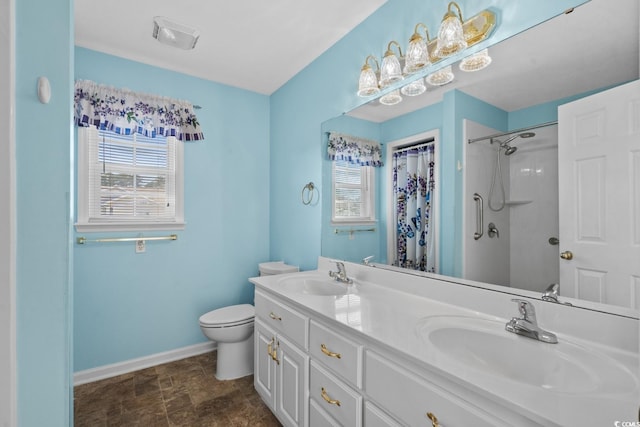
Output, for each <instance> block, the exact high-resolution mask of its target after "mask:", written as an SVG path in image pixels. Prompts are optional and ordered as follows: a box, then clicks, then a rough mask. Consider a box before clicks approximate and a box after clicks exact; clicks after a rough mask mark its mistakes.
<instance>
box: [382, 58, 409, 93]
mask: <svg viewBox="0 0 640 427" xmlns="http://www.w3.org/2000/svg"><path fill="white" fill-rule="evenodd" d="M403 78H404V77H403V76H402V67H400V61H399V60H398V57H397V56H396V55H395V54H394V53H392V52H391V51H387V53H386V54H385V55H384V58H382V67H380V87H385V86H388V85H390V84H391V83H394V82H397V81H400V80H402V79H403Z"/></svg>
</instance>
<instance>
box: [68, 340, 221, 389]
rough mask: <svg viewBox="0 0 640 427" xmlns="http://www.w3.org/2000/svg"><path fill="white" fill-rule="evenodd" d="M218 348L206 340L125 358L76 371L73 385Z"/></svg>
mask: <svg viewBox="0 0 640 427" xmlns="http://www.w3.org/2000/svg"><path fill="white" fill-rule="evenodd" d="M216 348H217V345H216V343H215V342H211V341H210V342H204V343H200V344H195V345H190V346H188V347H182V348H178V349H175V350H169V351H165V352H162V353H156V354H152V355H149V356H144V357H139V358H137V359H131V360H125V361H124V362H118V363H114V364H112V365H105V366H99V367H97V368H91V369H86V370H84V371H78V372H74V374H73V385H74V386H76V385H80V384H86V383H90V382H93V381H98V380H103V379H105V378H111V377H115V376H117V375H122V374H126V373H128V372H133V371H138V370H140V369H145V368H149V367H151V366H156V365H161V364H163V363H167V362H173V361H174V360H180V359H185V358H187V357H191V356H197V355H199V354H203V353H208V352H210V351H213V350H215V349H216Z"/></svg>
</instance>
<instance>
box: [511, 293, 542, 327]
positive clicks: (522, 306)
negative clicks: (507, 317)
mask: <svg viewBox="0 0 640 427" xmlns="http://www.w3.org/2000/svg"><path fill="white" fill-rule="evenodd" d="M511 301H513V302H515V303H516V304H518V311H519V312H520V314H521V315H522V318H523V319H524V320H526V321H527V322H531V323H535V321H536V309H535V308H534V306H533V304H531V303H530V302H529V301H527V300H523V299H520V298H513V299H512V300H511Z"/></svg>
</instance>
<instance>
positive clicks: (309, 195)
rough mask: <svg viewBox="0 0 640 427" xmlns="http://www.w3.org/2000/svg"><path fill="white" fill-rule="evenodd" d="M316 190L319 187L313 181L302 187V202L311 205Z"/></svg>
mask: <svg viewBox="0 0 640 427" xmlns="http://www.w3.org/2000/svg"><path fill="white" fill-rule="evenodd" d="M316 191H318V189H317V188H316V186H315V184H314V183H313V182H309V183H308V184H307V185H305V186H304V187H302V196H301V197H302V204H303V205H310V204H311V202H313V195H314V193H315V192H316ZM305 192H306V193H305ZM305 194H306V195H305Z"/></svg>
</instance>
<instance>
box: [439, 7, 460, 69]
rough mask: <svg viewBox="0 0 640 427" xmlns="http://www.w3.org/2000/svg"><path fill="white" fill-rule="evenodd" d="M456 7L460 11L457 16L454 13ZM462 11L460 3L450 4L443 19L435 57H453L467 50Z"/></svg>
mask: <svg viewBox="0 0 640 427" xmlns="http://www.w3.org/2000/svg"><path fill="white" fill-rule="evenodd" d="M452 7H455V8H456V9H457V11H458V14H457V15H456V14H455V13H453V11H452ZM463 22H464V21H463V20H462V11H461V10H460V6H458V3H456V2H454V1H452V2H450V3H449V6H448V8H447V13H445V14H444V17H443V18H442V23H441V24H440V29H439V30H438V44H437V46H436V51H435V55H436V56H438V57H440V58H445V57H447V56H451V55H453V54H454V53H458V52H460V51H461V50H463V49H466V48H467V41H466V39H465V36H464V30H463V28H462V24H463Z"/></svg>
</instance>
